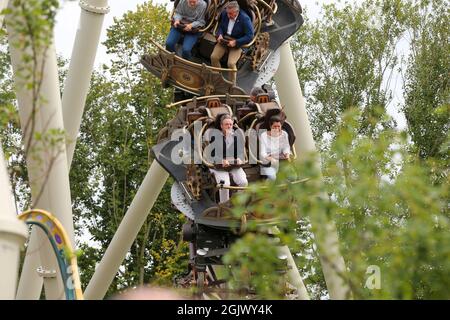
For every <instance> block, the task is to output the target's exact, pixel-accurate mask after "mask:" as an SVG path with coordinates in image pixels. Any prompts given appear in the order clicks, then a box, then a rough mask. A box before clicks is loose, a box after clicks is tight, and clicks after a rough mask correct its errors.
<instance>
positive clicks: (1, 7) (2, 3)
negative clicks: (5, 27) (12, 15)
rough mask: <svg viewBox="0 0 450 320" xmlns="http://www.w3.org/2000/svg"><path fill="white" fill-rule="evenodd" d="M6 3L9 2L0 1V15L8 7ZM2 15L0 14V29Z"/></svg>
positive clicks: (6, 0) (5, 0)
mask: <svg viewBox="0 0 450 320" xmlns="http://www.w3.org/2000/svg"><path fill="white" fill-rule="evenodd" d="M8 1H9V0H0V13H1V12H2V11H3V9H5V8H6V7H7V6H8ZM3 18H4V17H3V15H2V14H0V29H1V27H2V24H3Z"/></svg>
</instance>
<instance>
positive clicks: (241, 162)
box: [236, 158, 244, 166]
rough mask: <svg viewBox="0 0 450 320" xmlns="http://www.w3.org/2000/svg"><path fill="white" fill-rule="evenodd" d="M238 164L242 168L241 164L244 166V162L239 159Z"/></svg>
mask: <svg viewBox="0 0 450 320" xmlns="http://www.w3.org/2000/svg"><path fill="white" fill-rule="evenodd" d="M236 163H237V164H238V166H240V165H241V164H244V161H242V160H241V159H239V158H237V159H236Z"/></svg>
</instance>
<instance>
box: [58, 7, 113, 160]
mask: <svg viewBox="0 0 450 320" xmlns="http://www.w3.org/2000/svg"><path fill="white" fill-rule="evenodd" d="M80 7H81V14H80V23H79V27H78V30H77V34H76V37H75V42H74V45H73V49H72V57H71V59H70V65H69V72H68V74H67V79H66V82H65V84H64V93H63V97H62V106H63V117H64V127H65V129H66V137H67V140H66V148H67V163H68V166H69V168H70V165H71V163H72V158H73V152H74V150H75V145H76V140H77V135H78V131H79V129H80V124H81V118H82V116H83V111H84V105H85V103H86V96H87V94H88V91H89V85H90V80H91V75H92V69H93V66H94V61H95V55H96V53H97V48H98V43H99V40H100V33H101V31H102V25H103V20H104V17H105V14H106V13H108V12H109V7H108V0H84V1H83V0H82V1H80Z"/></svg>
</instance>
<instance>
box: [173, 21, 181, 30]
mask: <svg viewBox="0 0 450 320" xmlns="http://www.w3.org/2000/svg"><path fill="white" fill-rule="evenodd" d="M179 24H180V20H175V22H174V23H173V26H174V27H175V28H176V27H177V26H178V25H179Z"/></svg>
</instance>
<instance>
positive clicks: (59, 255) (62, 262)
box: [25, 221, 75, 300]
mask: <svg viewBox="0 0 450 320" xmlns="http://www.w3.org/2000/svg"><path fill="white" fill-rule="evenodd" d="M25 223H26V224H28V225H36V226H38V227H39V228H41V229H42V230H43V231H44V232H45V234H46V235H47V238H48V240H49V241H50V243H51V245H52V248H53V251H54V252H55V256H56V260H57V261H58V266H59V271H60V273H61V277H62V280H63V285H64V292H65V294H66V299H67V300H75V290H74V289H73V288H69V287H68V283H69V279H70V274H69V273H68V272H67V269H68V266H69V264H68V263H67V261H66V257H65V253H64V251H63V250H58V246H57V245H56V242H55V239H53V236H52V234H51V232H50V230H49V229H48V228H47V226H46V225H45V224H43V223H40V222H36V221H25ZM70 283H72V282H70Z"/></svg>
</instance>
